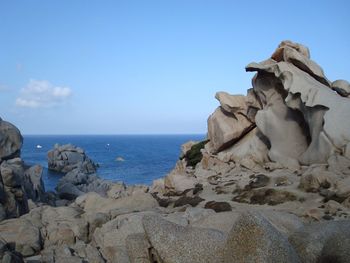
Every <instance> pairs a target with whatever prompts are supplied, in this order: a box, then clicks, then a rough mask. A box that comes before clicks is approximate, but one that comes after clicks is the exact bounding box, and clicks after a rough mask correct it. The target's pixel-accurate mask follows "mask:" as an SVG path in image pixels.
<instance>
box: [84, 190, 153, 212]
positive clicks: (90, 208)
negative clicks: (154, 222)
mask: <svg viewBox="0 0 350 263" xmlns="http://www.w3.org/2000/svg"><path fill="white" fill-rule="evenodd" d="M79 198H80V197H79ZM81 198H83V200H78V199H77V200H78V201H79V202H80V207H82V208H83V209H84V211H85V212H86V213H89V214H94V213H105V214H109V215H110V216H111V217H112V218H114V217H116V216H117V215H119V214H126V213H131V212H133V211H147V210H152V209H153V208H155V207H157V206H158V203H157V201H156V200H155V199H154V198H153V197H152V195H151V194H149V193H142V192H135V193H134V194H132V195H130V196H127V197H123V198H118V199H112V198H104V197H102V196H100V195H98V194H96V193H93V192H91V193H88V194H85V195H83V196H81Z"/></svg>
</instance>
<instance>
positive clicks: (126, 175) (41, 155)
mask: <svg viewBox="0 0 350 263" xmlns="http://www.w3.org/2000/svg"><path fill="white" fill-rule="evenodd" d="M204 138H205V135H25V136H24V144H23V147H22V154H21V156H22V159H23V160H24V162H25V163H27V164H29V165H34V164H40V165H42V166H43V167H44V176H43V178H44V183H45V188H46V190H54V188H55V187H56V185H57V182H58V180H59V179H60V178H61V177H62V174H60V173H55V172H52V171H48V169H47V152H48V151H49V150H50V149H52V148H53V147H54V145H55V144H56V143H59V144H67V143H71V144H73V145H76V146H79V147H82V148H83V149H85V152H86V153H87V155H88V156H89V157H90V158H91V159H92V160H93V161H94V162H97V163H98V164H99V165H100V167H99V168H98V170H97V174H98V175H99V176H100V177H102V178H104V179H108V180H112V181H124V182H125V183H126V184H129V185H130V184H151V183H152V181H153V180H154V179H157V178H160V177H163V176H165V175H166V174H167V173H168V172H169V171H170V170H171V169H172V168H173V167H174V166H175V163H176V161H177V160H178V158H179V154H180V146H181V144H183V143H185V142H187V141H190V140H194V141H200V140H203V139H204ZM37 145H41V146H42V148H37V147H36V146H37ZM117 157H122V158H123V159H124V160H125V161H116V158H117Z"/></svg>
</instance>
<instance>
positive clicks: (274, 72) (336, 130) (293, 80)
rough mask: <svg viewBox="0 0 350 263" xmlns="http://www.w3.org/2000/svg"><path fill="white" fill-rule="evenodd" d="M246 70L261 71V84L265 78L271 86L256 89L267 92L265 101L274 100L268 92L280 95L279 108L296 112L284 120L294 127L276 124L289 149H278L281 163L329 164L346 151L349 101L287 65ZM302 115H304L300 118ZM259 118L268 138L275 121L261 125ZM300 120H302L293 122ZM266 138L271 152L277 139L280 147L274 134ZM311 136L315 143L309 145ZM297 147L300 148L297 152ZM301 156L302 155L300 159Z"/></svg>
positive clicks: (252, 66)
mask: <svg viewBox="0 0 350 263" xmlns="http://www.w3.org/2000/svg"><path fill="white" fill-rule="evenodd" d="M246 69H247V71H258V77H257V78H256V79H257V80H262V77H264V78H265V83H267V84H265V85H263V84H261V83H255V85H254V89H255V88H257V90H264V92H265V97H267V98H270V100H271V96H266V90H268V91H269V90H272V91H273V92H280V93H281V94H283V95H282V96H280V103H279V104H280V105H282V104H283V105H285V106H284V107H287V106H288V109H289V110H288V111H291V110H292V111H293V112H291V113H289V114H288V118H286V116H284V117H283V116H281V117H282V120H283V121H284V122H286V121H287V120H289V122H290V123H289V124H288V125H286V126H283V125H279V123H280V120H279V119H275V120H274V121H275V122H276V121H277V125H276V124H275V127H277V126H278V131H279V133H280V134H283V138H280V139H281V140H282V142H284V143H285V147H286V149H288V151H287V152H285V151H286V149H285V150H284V151H283V149H281V148H279V147H278V149H279V151H278V153H279V154H280V156H279V158H277V157H278V155H277V154H276V156H275V157H276V158H277V159H281V158H282V157H281V156H285V157H290V158H292V159H294V160H296V159H298V160H299V161H300V162H301V163H303V164H312V163H325V162H326V160H327V159H328V158H329V156H330V155H331V154H333V152H334V151H336V150H338V149H345V146H346V145H347V143H348V142H349V140H350V124H349V123H348V122H344V121H343V120H344V119H346V116H345V112H348V111H349V109H350V103H349V100H348V99H347V98H343V97H341V96H338V94H336V93H334V92H333V91H332V90H331V89H329V87H327V86H325V85H324V84H322V83H320V82H319V81H317V80H316V79H314V78H313V77H312V76H310V75H309V74H307V73H305V72H304V71H302V70H300V69H299V68H297V67H295V66H294V65H293V64H290V63H287V62H283V61H282V62H278V63H274V64H269V65H266V64H257V63H251V64H249V65H248V66H247V68H246ZM268 82H270V84H268ZM272 83H275V84H272ZM311 94H312V95H311ZM263 104H264V103H263ZM265 109H266V107H264V111H265ZM281 109H282V107H281V108H280V110H281ZM298 112H299V113H298ZM300 113H302V114H301V115H300ZM270 115H271V114H270ZM279 115H281V114H279ZM258 116H259V112H258V114H257V116H256V118H257V126H258V127H259V128H261V130H262V132H263V133H264V134H265V132H268V131H267V130H266V129H267V127H270V129H273V128H272V127H273V125H272V120H273V118H272V119H269V118H267V115H266V116H265V117H266V118H263V120H262V119H260V125H259V121H258V119H259V118H258ZM271 116H272V115H271ZM296 116H298V118H297V119H293V117H296ZM282 123H283V122H282ZM282 123H281V124H282ZM293 123H294V124H293ZM270 124H271V125H270ZM292 124H293V125H294V128H292V127H289V126H293V125H292ZM296 124H297V125H299V127H301V128H300V131H299V132H298V128H297V126H295V125H296ZM305 124H306V125H307V127H309V132H310V133H309V134H307V132H306V131H307V129H305V128H303V127H305ZM261 126H262V127H261ZM264 127H265V129H264ZM282 127H283V128H282ZM288 127H289V128H288ZM292 131H293V132H292ZM271 132H272V131H271ZM265 135H266V136H267V137H268V138H269V139H270V141H271V145H272V147H271V149H272V150H273V148H274V146H273V145H274V142H273V141H274V139H273V138H275V139H276V143H277V142H278V135H276V134H275V135H273V133H272V134H269V135H268V134H265ZM309 136H310V137H311V138H310V139H311V142H310V143H307V141H308V137H309ZM287 141H289V143H287ZM305 142H306V144H305ZM293 143H294V144H295V145H298V146H299V147H297V148H296V146H295V145H294V144H293ZM277 145H279V144H277ZM294 150H296V151H294ZM270 151H271V150H270ZM293 152H294V154H293ZM297 153H299V157H298V154H297ZM273 156H274V155H273V154H272V155H271V154H270V158H271V157H272V159H274V158H273Z"/></svg>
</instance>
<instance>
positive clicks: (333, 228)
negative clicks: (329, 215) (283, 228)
mask: <svg viewBox="0 0 350 263" xmlns="http://www.w3.org/2000/svg"><path fill="white" fill-rule="evenodd" d="M349 237H350V221H349V220H344V221H334V222H322V223H313V224H309V225H305V226H304V227H302V228H299V229H298V230H296V231H295V232H294V233H293V234H292V235H291V236H290V237H289V241H290V243H291V244H292V245H293V247H294V248H295V250H296V251H297V253H298V255H299V257H300V259H301V262H305V263H306V262H308V263H313V262H314V263H317V262H344V263H345V262H349V261H348V260H349V258H348V257H347V256H348V255H349V252H348V251H349V250H350V246H349V245H350V243H349ZM340 259H345V260H340ZM327 260H328V261H327Z"/></svg>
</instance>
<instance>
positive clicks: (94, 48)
mask: <svg viewBox="0 0 350 263" xmlns="http://www.w3.org/2000/svg"><path fill="white" fill-rule="evenodd" d="M349 3H350V1H346V0H344V1H337V0H333V1H305V0H304V1H296V0H294V1H280V0H279V1H272V0H271V1H269V0H266V1H260V0H255V1H254V0H251V1H233V0H231V1H222V0H215V1H214V0H212V1H205V0H198V1H197V0H177V1H175V0H174V1H171V0H159V1H152V0H147V1H145V0H140V1H131V0H129V1H117V0H115V1H103V0H102V1H83V0H81V1H79V0H74V1H73V0H56V1H42V0H28V1H16V0H8V1H6V0H1V1H0V116H1V117H2V118H3V119H6V120H8V121H10V122H12V123H14V124H16V125H17V126H18V127H19V128H20V129H21V131H22V133H24V134H127V133H141V134H145V133H205V132H206V121H207V117H208V116H209V114H210V113H211V112H213V110H214V109H215V107H217V105H218V102H217V101H216V100H215V99H214V94H215V92H216V91H221V90H224V91H227V92H229V93H232V94H236V93H240V94H245V91H246V89H247V88H250V87H251V77H252V74H251V73H246V72H245V71H244V67H245V66H246V65H247V64H248V63H249V62H252V61H261V60H264V59H266V58H268V56H269V55H271V54H272V52H273V51H274V49H275V48H276V46H277V45H278V44H279V42H280V41H281V40H284V39H290V40H293V41H296V42H300V43H303V44H305V45H307V46H308V47H309V48H310V50H311V56H312V58H313V59H314V60H315V61H316V62H317V63H319V64H320V65H321V66H322V67H323V69H324V71H325V73H326V75H327V77H328V78H329V79H330V80H335V79H339V78H343V79H348V80H349V79H350V15H349V13H350V4H349Z"/></svg>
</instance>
